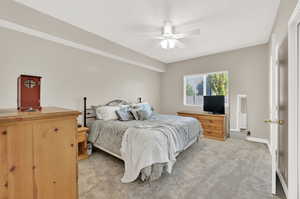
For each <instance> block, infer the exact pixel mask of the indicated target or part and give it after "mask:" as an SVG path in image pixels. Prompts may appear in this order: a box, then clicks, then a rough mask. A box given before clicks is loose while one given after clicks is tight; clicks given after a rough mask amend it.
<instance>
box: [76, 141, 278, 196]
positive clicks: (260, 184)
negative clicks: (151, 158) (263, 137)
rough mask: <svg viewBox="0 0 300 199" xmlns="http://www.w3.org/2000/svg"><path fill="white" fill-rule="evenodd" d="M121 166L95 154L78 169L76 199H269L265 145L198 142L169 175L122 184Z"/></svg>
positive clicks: (242, 142) (245, 142)
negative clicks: (78, 196)
mask: <svg viewBox="0 0 300 199" xmlns="http://www.w3.org/2000/svg"><path fill="white" fill-rule="evenodd" d="M123 172H124V166H123V162H122V161H120V160H118V159H116V158H114V157H112V156H110V155H108V154H106V153H104V152H101V151H96V152H94V153H93V155H92V156H91V157H90V158H89V159H87V160H82V161H80V163H79V194H80V199H271V198H272V194H271V157H270V154H269V152H268V149H267V147H266V146H265V145H263V144H257V143H253V142H247V141H244V140H240V139H228V140H227V141H226V142H219V141H214V140H209V139H202V140H201V141H200V142H199V143H196V144H194V145H193V146H192V147H190V148H189V149H188V150H187V151H185V152H183V153H182V154H180V155H179V157H178V159H177V162H176V164H175V166H174V169H173V173H172V174H170V175H168V174H165V175H164V176H163V177H162V178H160V179H159V180H157V181H154V182H150V183H149V182H146V183H144V182H141V181H139V180H137V181H136V182H134V183H130V184H122V183H121V182H120V179H121V177H122V175H123Z"/></svg>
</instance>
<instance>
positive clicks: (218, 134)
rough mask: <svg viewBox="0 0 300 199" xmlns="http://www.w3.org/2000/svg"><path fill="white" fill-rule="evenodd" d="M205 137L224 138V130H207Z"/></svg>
mask: <svg viewBox="0 0 300 199" xmlns="http://www.w3.org/2000/svg"><path fill="white" fill-rule="evenodd" d="M204 135H206V136H215V137H224V131H223V130H212V129H205V130H204Z"/></svg>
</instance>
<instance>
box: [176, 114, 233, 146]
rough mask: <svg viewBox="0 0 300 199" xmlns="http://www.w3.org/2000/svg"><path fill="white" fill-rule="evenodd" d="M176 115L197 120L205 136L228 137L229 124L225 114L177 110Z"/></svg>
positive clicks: (212, 137)
mask: <svg viewBox="0 0 300 199" xmlns="http://www.w3.org/2000/svg"><path fill="white" fill-rule="evenodd" d="M177 115H179V116H184V117H193V118H196V119H197V120H199V121H200V123H201V125H202V128H203V135H204V137H206V138H210V139H215V140H220V141H225V140H226V138H227V137H228V132H229V130H228V126H229V125H228V118H227V115H226V114H212V113H204V112H193V111H180V112H177Z"/></svg>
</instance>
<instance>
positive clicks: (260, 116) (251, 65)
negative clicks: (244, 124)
mask: <svg viewBox="0 0 300 199" xmlns="http://www.w3.org/2000/svg"><path fill="white" fill-rule="evenodd" d="M217 71H228V72H229V89H230V96H229V97H230V112H231V122H230V123H231V128H235V125H236V124H235V117H236V116H235V113H236V112H235V110H236V98H237V95H238V94H245V95H247V96H248V110H249V111H248V112H249V114H248V117H249V119H248V120H249V123H248V124H249V128H250V130H251V133H252V136H255V137H259V138H268V137H269V128H268V126H267V125H266V124H265V123H264V122H263V121H264V120H265V119H266V118H268V116H269V115H268V114H269V105H268V102H269V87H268V86H269V75H268V74H269V65H268V45H259V46H255V47H250V48H244V49H240V50H236V51H231V52H226V53H221V54H216V55H211V56H205V57H200V58H197V59H192V60H187V61H183V62H177V63H173V64H169V65H168V66H167V72H166V73H163V74H162V87H161V111H162V112H163V113H176V111H180V110H197V109H198V110H199V108H197V107H189V106H184V105H183V76H184V75H189V74H197V73H207V72H217Z"/></svg>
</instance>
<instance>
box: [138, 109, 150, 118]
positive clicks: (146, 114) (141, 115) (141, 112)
mask: <svg viewBox="0 0 300 199" xmlns="http://www.w3.org/2000/svg"><path fill="white" fill-rule="evenodd" d="M137 114H138V118H139V120H149V119H150V117H151V115H152V112H151V113H149V111H146V110H144V109H139V110H137Z"/></svg>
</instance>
